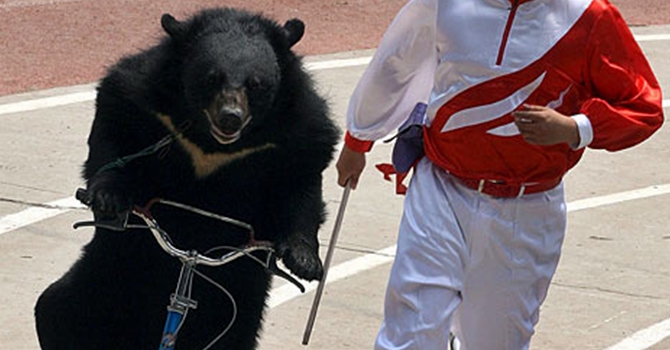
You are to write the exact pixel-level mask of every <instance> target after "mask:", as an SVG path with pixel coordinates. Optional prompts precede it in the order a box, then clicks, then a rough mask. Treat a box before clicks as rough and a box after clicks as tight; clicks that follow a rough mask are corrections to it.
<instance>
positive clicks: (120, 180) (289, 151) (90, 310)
mask: <svg viewBox="0 0 670 350" xmlns="http://www.w3.org/2000/svg"><path fill="white" fill-rule="evenodd" d="M161 24H162V27H163V29H164V30H165V32H166V33H167V35H166V36H165V38H163V39H162V40H161V41H160V42H159V43H158V44H157V45H155V46H154V47H151V48H149V49H147V50H144V51H142V52H140V53H138V54H135V55H131V56H128V57H125V58H123V59H121V60H120V61H119V62H118V63H117V64H115V65H114V66H113V67H111V68H110V69H109V71H108V74H107V75H106V76H105V77H104V78H103V79H102V80H101V82H100V84H99V87H98V96H97V99H96V113H95V119H94V121H93V125H92V128H91V133H90V136H89V140H88V144H89V155H88V159H87V160H86V162H85V164H84V170H83V175H84V178H85V179H86V181H87V183H86V184H87V198H86V200H87V201H88V202H89V203H90V205H91V208H92V210H93V212H94V214H95V216H96V217H97V218H105V217H110V216H114V215H115V214H118V213H122V212H125V211H127V210H129V209H130V208H132V207H133V206H143V205H145V204H146V203H147V202H149V201H151V200H152V199H153V198H164V199H168V200H172V201H175V202H180V203H183V204H186V205H190V206H194V207H198V208H201V209H203V210H207V211H210V212H213V213H216V214H219V215H224V216H227V217H230V218H233V219H235V220H239V221H242V222H245V223H248V224H250V225H251V226H252V227H253V230H254V233H255V239H257V240H265V241H270V242H272V243H273V245H274V248H275V250H276V253H277V255H278V256H280V258H281V259H282V261H283V262H284V264H285V266H286V267H288V269H289V270H290V271H292V272H293V273H294V274H295V275H297V276H298V277H300V278H303V279H306V280H315V279H320V278H321V276H322V274H323V266H322V264H321V260H320V258H319V255H318V245H319V244H318V240H317V231H318V229H319V227H320V225H321V224H322V223H323V221H324V216H325V204H324V202H323V198H322V172H323V171H324V169H325V168H326V167H327V166H328V164H329V163H330V161H331V160H332V156H333V152H334V149H335V145H336V144H337V142H338V138H339V135H340V134H339V130H338V128H337V127H336V126H335V124H334V122H333V121H332V120H331V119H330V116H329V111H328V106H327V102H326V101H325V100H324V99H323V98H322V97H320V96H319V94H318V93H317V91H316V88H315V86H314V83H313V80H312V78H311V77H310V76H309V74H308V73H307V72H305V70H304V68H303V65H302V61H301V57H300V56H298V55H296V54H295V53H294V52H293V51H292V46H293V45H294V44H296V43H297V42H298V41H299V40H300V39H301V38H302V36H303V33H304V24H303V22H302V21H300V20H299V19H292V20H289V21H287V22H286V23H285V24H284V25H283V26H282V25H280V24H278V23H276V22H275V21H274V20H272V19H269V18H267V17H265V16H263V15H260V14H254V13H250V12H247V11H244V10H239V9H229V8H222V9H208V10H204V11H202V12H200V13H197V14H195V15H194V16H193V17H191V18H190V19H188V20H184V21H178V20H176V19H175V18H174V17H172V16H171V15H169V14H165V15H163V17H162V19H161ZM166 135H170V137H171V138H168V140H172V142H171V143H170V142H166V144H167V145H160V144H159V145H157V146H156V147H154V148H156V149H157V150H158V152H144V151H143V150H146V149H151V148H152V145H156V144H157V142H159V141H160V140H165V137H166ZM153 216H154V217H155V218H156V219H157V221H158V222H159V224H160V226H161V227H162V228H163V229H164V230H165V231H167V232H168V233H169V234H170V235H171V236H172V240H173V243H174V245H175V246H178V247H182V248H188V249H194V250H197V251H199V252H205V251H207V250H208V249H210V248H212V247H217V246H236V247H237V246H241V245H243V244H244V243H246V242H247V241H248V236H247V235H246V234H245V232H243V231H244V230H242V229H239V228H237V227H236V226H234V225H227V224H223V223H220V222H218V221H216V220H213V219H206V218H203V217H201V216H198V215H195V214H189V213H187V212H183V211H180V210H178V209H174V208H169V207H165V206H164V207H160V208H158V209H156V211H155V212H153ZM131 220H132V219H131ZM133 222H134V221H133ZM134 223H140V221H139V219H138V221H137V222H134ZM180 266H181V265H180V262H179V261H178V260H176V259H174V258H172V257H169V256H168V255H167V254H165V252H163V251H162V250H161V249H160V248H159V246H158V245H157V244H156V241H155V240H154V238H153V237H152V236H151V234H150V233H149V231H147V230H146V229H141V228H129V229H127V230H125V231H123V232H116V231H113V230H109V229H106V228H101V227H98V228H96V230H95V234H94V237H93V239H92V241H91V242H90V243H89V244H88V245H86V247H85V248H84V249H83V253H82V255H81V257H80V259H79V260H78V261H77V262H76V263H75V264H74V265H73V266H72V267H71V269H70V270H69V271H68V272H67V273H66V274H65V275H64V276H63V277H62V278H60V279H59V280H58V281H56V282H54V283H53V284H52V285H51V286H50V287H49V288H48V289H46V290H45V291H44V292H43V293H42V295H41V296H40V298H39V300H38V301H37V304H36V310H35V312H36V327H37V332H38V337H39V341H40V344H41V346H42V348H43V349H45V350H52V349H67V350H73V349H76V350H86V349H97V350H100V349H124V350H132V349H141V350H146V349H152V348H157V347H158V345H159V343H160V342H161V334H162V330H163V324H164V322H165V317H166V312H167V310H166V305H167V303H168V301H169V299H170V294H171V293H172V292H173V291H174V288H175V284H176V281H177V278H178V276H179V269H180ZM198 270H199V271H200V272H202V273H203V274H205V275H206V276H208V277H209V278H211V279H212V280H214V281H216V282H217V283H219V284H220V285H221V286H223V287H224V288H225V289H226V290H227V291H228V292H229V293H230V295H231V296H232V297H233V298H234V300H235V302H236V308H234V307H233V303H232V302H231V300H230V299H229V298H228V297H227V296H226V294H224V293H223V292H222V291H220V290H219V289H218V288H216V287H214V286H213V285H212V284H210V283H207V282H206V281H205V280H204V279H202V278H199V277H197V276H196V277H195V278H194V280H193V289H192V298H193V299H195V300H196V301H197V302H198V305H197V309H196V310H192V311H190V312H189V314H188V317H186V319H185V322H184V324H183V325H182V326H181V327H180V331H179V338H178V340H177V343H176V349H180V350H183V349H203V348H206V347H207V346H208V344H210V343H211V342H212V341H213V340H216V338H217V336H218V335H219V334H221V332H222V330H223V329H224V328H226V327H227V325H229V324H231V322H232V326H231V328H230V329H229V331H228V332H226V333H225V335H224V336H223V337H221V338H220V340H218V341H215V342H214V343H213V345H212V346H211V349H233V350H235V349H244V350H248V349H254V348H255V347H256V345H257V342H258V340H257V338H258V334H259V331H260V328H261V322H262V318H263V312H264V307H265V301H266V297H267V295H268V291H269V288H270V280H271V277H272V275H271V274H270V273H269V272H268V270H267V269H265V268H264V267H263V266H261V265H259V264H258V263H257V262H255V261H253V260H252V259H251V258H248V257H243V258H240V259H237V260H235V261H234V262H231V263H230V264H228V265H225V266H223V267H217V268H214V267H201V268H198Z"/></svg>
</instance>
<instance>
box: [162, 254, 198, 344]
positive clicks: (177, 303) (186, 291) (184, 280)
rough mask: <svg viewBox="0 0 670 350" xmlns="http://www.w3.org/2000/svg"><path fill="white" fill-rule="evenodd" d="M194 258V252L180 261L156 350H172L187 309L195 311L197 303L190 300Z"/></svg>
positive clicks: (194, 264)
mask: <svg viewBox="0 0 670 350" xmlns="http://www.w3.org/2000/svg"><path fill="white" fill-rule="evenodd" d="M195 256H196V253H195V252H189V257H190V259H184V260H183V261H182V265H181V271H180V272H179V280H178V281H177V288H176V289H175V292H174V293H173V294H172V295H171V296H170V305H168V307H167V310H168V314H167V318H166V320H165V327H164V328H163V337H162V338H161V344H160V347H159V348H158V350H174V345H175V343H176V341H177V333H178V332H179V329H180V328H181V326H182V324H183V323H184V318H185V317H186V314H187V312H188V309H195V308H197V306H198V302H197V301H195V300H193V299H191V285H192V283H193V270H194V269H195V266H196V261H195Z"/></svg>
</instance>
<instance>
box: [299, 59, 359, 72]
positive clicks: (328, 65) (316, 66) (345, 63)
mask: <svg viewBox="0 0 670 350" xmlns="http://www.w3.org/2000/svg"><path fill="white" fill-rule="evenodd" d="M371 60H372V57H371V56H367V57H359V58H348V59H341V60H331V61H322V62H310V63H305V68H307V69H308V70H324V69H333V68H348V67H357V66H365V65H367V64H368V63H370V61H371Z"/></svg>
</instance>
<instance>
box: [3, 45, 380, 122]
mask: <svg viewBox="0 0 670 350" xmlns="http://www.w3.org/2000/svg"><path fill="white" fill-rule="evenodd" d="M371 59H372V57H369V56H367V57H360V58H349V59H341V60H329V61H322V62H311V63H305V68H306V69H308V70H313V71H318V70H324V69H334V68H348V67H356V66H364V65H367V64H368V63H370V60H371ZM96 95H97V92H96V91H95V89H91V90H90V91H84V92H77V93H72V94H66V95H57V96H52V97H43V98H36V99H32V100H26V101H21V102H13V103H7V104H4V105H2V104H0V115H3V114H11V113H22V112H30V111H35V110H38V109H46V108H54V107H60V106H65V105H69V104H73V103H82V102H89V101H93V100H95V97H96Z"/></svg>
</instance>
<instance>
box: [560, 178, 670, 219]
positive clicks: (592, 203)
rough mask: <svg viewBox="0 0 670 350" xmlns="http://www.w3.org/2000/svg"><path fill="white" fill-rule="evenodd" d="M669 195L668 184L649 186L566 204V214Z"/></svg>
mask: <svg viewBox="0 0 670 350" xmlns="http://www.w3.org/2000/svg"><path fill="white" fill-rule="evenodd" d="M668 193H670V184H665V185H658V186H649V187H645V188H640V189H636V190H632V191H627V192H619V193H614V194H610V195H605V196H600V197H592V198H585V199H580V200H577V201H573V202H570V203H568V212H573V211H579V210H584V209H591V208H595V207H602V206H605V205H610V204H616V203H621V202H626V201H632V200H636V199H642V198H649V197H654V196H660V195H664V194H668Z"/></svg>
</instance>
